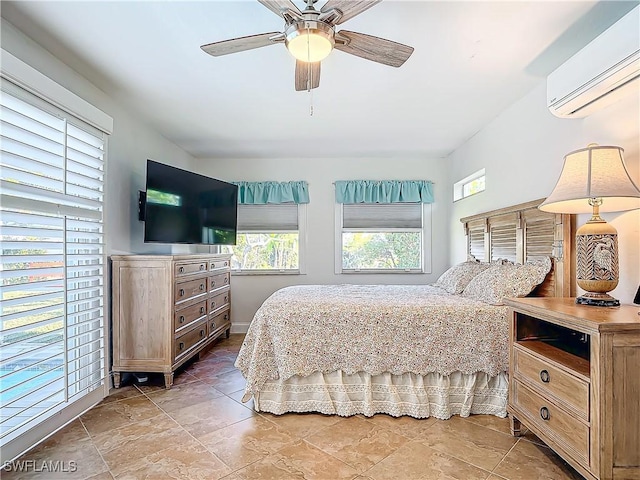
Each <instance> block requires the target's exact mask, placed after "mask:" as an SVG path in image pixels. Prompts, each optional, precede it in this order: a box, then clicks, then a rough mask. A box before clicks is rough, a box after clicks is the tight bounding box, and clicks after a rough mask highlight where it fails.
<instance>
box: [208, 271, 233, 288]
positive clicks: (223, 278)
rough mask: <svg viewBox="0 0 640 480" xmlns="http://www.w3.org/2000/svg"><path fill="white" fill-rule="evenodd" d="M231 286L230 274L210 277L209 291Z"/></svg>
mask: <svg viewBox="0 0 640 480" xmlns="http://www.w3.org/2000/svg"><path fill="white" fill-rule="evenodd" d="M228 285H229V272H226V273H222V274H220V275H215V276H213V277H209V291H214V290H217V289H219V288H223V287H226V286H228Z"/></svg>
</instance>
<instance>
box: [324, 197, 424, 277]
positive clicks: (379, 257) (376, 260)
mask: <svg viewBox="0 0 640 480" xmlns="http://www.w3.org/2000/svg"><path fill="white" fill-rule="evenodd" d="M430 216H431V206H430V205H428V204H421V203H390V204H382V203H375V204H374V203H359V204H337V205H336V232H337V238H336V245H338V248H337V251H336V273H383V272H391V273H399V272H402V273H422V272H428V271H430V269H431V256H430V251H431V233H430V226H431V218H430Z"/></svg>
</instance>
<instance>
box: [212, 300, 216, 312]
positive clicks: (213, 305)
mask: <svg viewBox="0 0 640 480" xmlns="http://www.w3.org/2000/svg"><path fill="white" fill-rule="evenodd" d="M214 308H216V302H213V301H212V302H211V310H213V309H214Z"/></svg>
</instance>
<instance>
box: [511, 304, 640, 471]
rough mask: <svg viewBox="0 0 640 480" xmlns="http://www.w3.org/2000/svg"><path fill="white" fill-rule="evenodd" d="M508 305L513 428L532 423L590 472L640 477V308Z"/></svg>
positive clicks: (531, 427) (576, 464) (547, 440)
mask: <svg viewBox="0 0 640 480" xmlns="http://www.w3.org/2000/svg"><path fill="white" fill-rule="evenodd" d="M505 304H506V305H508V306H509V307H510V316H509V318H510V323H511V325H510V360H509V368H510V379H509V403H508V406H507V411H508V412H509V416H510V420H511V433H512V434H513V435H516V436H517V435H520V429H521V424H522V425H524V426H526V427H527V428H528V429H529V430H531V431H532V432H533V433H535V434H536V435H537V436H538V437H539V438H540V439H541V440H542V441H544V442H545V443H546V444H547V445H548V446H549V447H551V448H552V449H553V450H554V451H555V452H556V453H558V455H560V456H561V457H562V458H564V459H565V460H566V461H567V462H568V463H569V464H571V465H572V466H573V467H574V468H575V469H576V470H577V471H578V472H580V473H581V474H582V475H584V476H585V477H586V478H588V479H603V480H604V479H640V316H638V307H635V306H632V305H622V306H620V307H592V306H586V305H576V304H575V299H573V298H517V299H515V298H514V299H507V300H506V301H505Z"/></svg>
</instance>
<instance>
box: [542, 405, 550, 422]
mask: <svg viewBox="0 0 640 480" xmlns="http://www.w3.org/2000/svg"><path fill="white" fill-rule="evenodd" d="M540 418H542V419H543V420H544V421H548V420H549V419H550V418H551V414H549V409H548V408H547V407H542V408H541V409H540Z"/></svg>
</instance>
